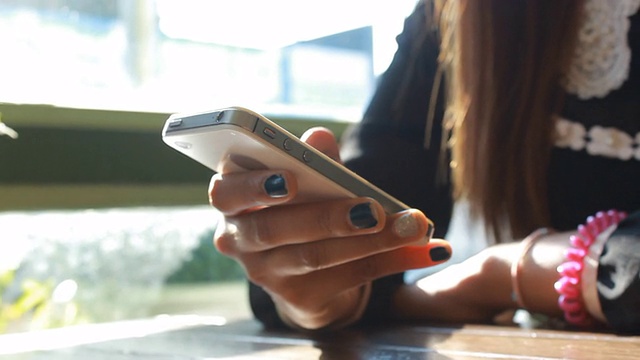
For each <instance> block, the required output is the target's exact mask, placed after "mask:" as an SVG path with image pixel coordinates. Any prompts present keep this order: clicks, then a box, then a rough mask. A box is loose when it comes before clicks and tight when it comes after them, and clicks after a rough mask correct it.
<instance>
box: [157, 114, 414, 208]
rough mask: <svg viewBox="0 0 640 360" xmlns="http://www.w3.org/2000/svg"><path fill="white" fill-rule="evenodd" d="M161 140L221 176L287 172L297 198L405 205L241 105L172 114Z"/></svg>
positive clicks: (390, 205) (386, 205) (297, 200)
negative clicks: (363, 199)
mask: <svg viewBox="0 0 640 360" xmlns="http://www.w3.org/2000/svg"><path fill="white" fill-rule="evenodd" d="M162 138H163V141H164V142H165V143H166V144H167V145H169V146H170V147H172V148H173V149H175V150H177V151H179V152H181V153H182V154H184V155H186V156H188V157H190V158H191V159H193V160H195V161H197V162H199V163H201V164H203V165H204V166H206V167H208V168H210V169H212V170H213V171H215V172H219V173H222V174H225V173H230V172H237V171H247V170H260V169H284V170H289V171H291V172H292V173H293V174H295V176H296V178H297V181H298V194H297V196H296V199H295V201H296V202H310V201H317V200H328V199H341V198H347V197H359V196H365V197H370V198H373V199H375V200H376V201H378V202H379V203H380V204H381V205H382V206H383V207H384V209H385V210H386V211H387V212H388V213H396V212H398V211H402V210H405V209H408V206H407V205H405V204H404V203H402V202H401V201H399V200H397V199H395V198H394V197H393V196H391V195H389V194H387V193H386V192H384V191H383V190H381V189H379V188H378V187H376V186H375V185H373V184H371V183H370V182H368V181H367V180H365V179H363V178H362V177H360V176H358V175H357V174H356V173H354V172H352V171H350V170H349V169H347V168H346V167H344V166H343V165H342V164H340V163H338V162H336V161H334V160H333V159H331V158H330V157H328V156H326V155H324V154H323V153H321V152H320V151H318V150H316V149H315V148H313V147H312V146H310V145H307V144H306V143H304V142H302V141H300V140H299V139H298V138H297V137H296V136H295V135H293V134H291V133H290V132H288V131H287V130H285V129H283V128H282V127H280V126H279V125H277V124H276V123H274V122H273V121H271V120H269V119H267V118H266V117H264V116H262V115H260V114H258V113H256V112H254V111H251V110H248V109H245V108H242V107H229V108H224V109H219V110H214V111H210V112H204V113H197V114H174V115H171V116H170V117H169V119H167V121H166V123H165V125H164V129H163V131H162Z"/></svg>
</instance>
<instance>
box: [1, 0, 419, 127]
mask: <svg viewBox="0 0 640 360" xmlns="http://www.w3.org/2000/svg"><path fill="white" fill-rule="evenodd" d="M415 1H416V0H384V1H367V0H327V1H308V0H272V1H266V0H181V1H175V0H137V1H127V0H119V1H113V0H0V33H2V34H3V36H2V44H1V46H2V51H1V53H2V55H1V56H2V58H1V60H0V61H1V62H2V64H3V66H1V67H0V78H1V79H2V86H1V87H0V102H14V103H39V104H53V105H59V106H70V107H81V108H97V109H121V110H137V111H152V112H175V111H196V110H205V109H211V108H216V107H222V106H229V105H243V106H247V107H254V108H257V109H259V111H268V112H278V113H309V112H311V113H313V114H314V115H316V116H317V115H326V116H328V117H335V116H337V117H340V118H343V119H345V118H348V119H353V120H355V119H358V118H359V116H360V113H361V111H362V109H363V107H364V106H365V105H366V103H367V101H368V98H369V96H370V94H371V91H372V89H373V86H374V83H375V78H376V76H377V75H379V74H380V73H381V72H382V71H383V70H384V69H385V68H386V66H387V65H388V62H389V61H390V59H391V56H392V55H393V52H394V51H395V36H396V35H397V34H398V33H399V31H400V30H401V27H402V22H403V20H404V18H405V17H406V16H407V15H408V14H409V13H410V11H411V9H412V7H413V6H414V5H415Z"/></svg>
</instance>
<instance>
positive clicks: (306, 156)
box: [302, 150, 313, 162]
mask: <svg viewBox="0 0 640 360" xmlns="http://www.w3.org/2000/svg"><path fill="white" fill-rule="evenodd" d="M302 160H304V162H311V161H312V160H313V154H312V153H311V151H309V150H305V151H304V152H303V153H302Z"/></svg>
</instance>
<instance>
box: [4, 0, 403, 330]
mask: <svg viewBox="0 0 640 360" xmlns="http://www.w3.org/2000/svg"><path fill="white" fill-rule="evenodd" d="M414 5H415V0H380V1H365V0H340V1H338V0H326V1H322V2H317V1H308V0H180V1H176V0H0V134H4V135H0V306H1V307H0V333H3V332H16V331H28V330H34V329H42V328H50V327H58V326H66V325H73V324H79V323H91V322H103V321H114V320H123V319H132V318H140V317H149V316H156V315H160V314H205V315H212V316H217V317H218V318H219V319H220V321H221V322H225V321H232V320H233V319H236V318H239V317H247V316H249V309H248V305H247V303H248V302H247V298H246V293H245V292H246V283H245V280H244V278H243V276H242V271H241V269H240V268H239V267H238V266H237V265H236V264H235V263H234V262H233V261H231V260H229V259H227V258H224V257H222V256H221V255H219V254H218V253H217V252H216V251H215V250H214V248H213V246H212V245H211V238H212V234H213V231H214V230H215V225H216V221H217V218H218V214H217V213H216V212H215V211H214V210H213V209H212V208H210V207H209V206H208V205H207V199H206V188H207V184H208V181H209V177H210V176H211V175H212V173H211V172H210V171H209V170H207V169H205V168H202V167H201V166H200V165H198V164H195V163H193V162H192V161H191V160H188V159H186V158H184V157H182V156H181V155H179V154H177V153H174V152H173V151H171V150H169V149H168V148H167V147H166V146H165V145H164V144H163V143H162V141H161V139H160V132H161V129H162V125H163V123H164V121H165V120H166V118H167V117H168V115H169V114H171V113H174V112H196V111H203V110H209V109H214V108H219V107H225V106H231V105H240V106H244V107H249V108H252V109H254V110H256V111H258V112H261V113H263V114H265V115H267V116H268V117H270V118H272V119H273V120H275V121H276V122H279V123H281V124H282V125H284V126H285V127H287V128H289V129H290V130H291V131H292V132H294V133H296V134H300V133H301V132H302V131H303V130H304V129H306V128H308V127H310V126H315V125H324V126H327V127H330V128H331V129H333V130H334V131H335V132H336V133H337V134H340V132H341V131H342V130H343V129H344V128H345V127H346V126H348V124H349V123H351V122H354V121H358V120H359V119H360V117H361V115H362V111H363V110H364V108H365V106H366V105H367V102H368V100H369V97H370V96H371V94H372V91H373V89H374V87H375V83H376V79H377V78H378V76H380V74H381V73H382V72H383V71H384V70H385V69H386V67H387V66H388V64H389V62H390V61H391V58H392V56H393V53H394V52H395V49H396V44H395V37H396V35H397V34H398V33H399V32H400V31H401V29H402V24H403V21H404V18H405V17H406V16H407V15H408V14H409V13H410V12H411V10H412V8H413V6H414Z"/></svg>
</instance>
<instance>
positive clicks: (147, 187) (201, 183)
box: [0, 103, 348, 211]
mask: <svg viewBox="0 0 640 360" xmlns="http://www.w3.org/2000/svg"><path fill="white" fill-rule="evenodd" d="M0 114H2V121H3V122H5V123H6V124H7V125H9V126H10V127H12V128H13V129H15V130H16V131H17V132H18V133H19V135H20V136H19V138H18V139H16V140H13V139H10V138H8V137H6V136H0V211H9V210H42V209H77V208H100V207H127V206H174V205H175V206H184V205H201V204H206V202H207V198H206V188H207V184H208V182H209V178H210V176H211V175H212V172H211V171H210V170H209V169H206V168H204V167H203V166H201V165H199V164H197V163H195V162H193V161H192V160H190V159H187V158H186V157H184V156H182V155H181V154H178V153H177V152H175V151H173V150H171V149H169V148H168V147H167V146H166V145H165V144H164V143H163V142H162V140H161V138H160V133H161V130H162V126H163V125H164V122H165V120H166V119H167V118H168V116H169V114H166V113H150V112H133V111H116V110H93V109H75V108H64V107H55V106H48V105H20V104H6V103H0ZM265 115H267V116H268V117H269V118H271V119H272V120H273V121H275V122H276V123H278V124H280V125H282V126H283V127H285V128H287V129H288V130H289V131H291V132H292V133H294V134H296V135H300V134H302V133H303V132H304V131H305V130H306V129H308V128H310V127H313V126H325V127H327V128H329V129H331V130H332V131H333V132H334V133H335V134H336V135H337V136H340V135H341V134H342V133H343V131H344V130H345V128H346V127H347V126H348V123H346V122H339V121H328V120H327V119H322V118H296V117H283V116H272V115H269V114H265Z"/></svg>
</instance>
